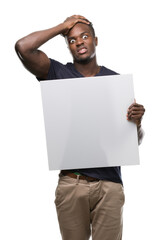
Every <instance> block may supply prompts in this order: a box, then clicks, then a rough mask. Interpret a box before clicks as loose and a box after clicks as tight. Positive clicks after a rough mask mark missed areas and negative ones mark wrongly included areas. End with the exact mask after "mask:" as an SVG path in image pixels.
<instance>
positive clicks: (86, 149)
mask: <svg viewBox="0 0 160 240" xmlns="http://www.w3.org/2000/svg"><path fill="white" fill-rule="evenodd" d="M40 83H41V92H42V102H43V112H44V121H45V130H46V141H47V150H48V161H49V169H50V170H58V169H80V168H93V167H111V166H122V165H136V164H139V153H138V138H137V127H136V124H134V123H132V122H129V121H128V120H127V119H126V114H127V109H128V107H129V106H130V105H131V104H132V103H133V102H134V90H133V80H132V75H112V76H102V77H89V78H74V79H73V78H72V79H62V80H61V79H60V80H47V81H41V82H40Z"/></svg>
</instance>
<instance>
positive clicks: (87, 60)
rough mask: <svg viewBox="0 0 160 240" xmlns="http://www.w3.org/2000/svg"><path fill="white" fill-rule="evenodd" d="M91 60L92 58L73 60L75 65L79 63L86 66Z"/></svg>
mask: <svg viewBox="0 0 160 240" xmlns="http://www.w3.org/2000/svg"><path fill="white" fill-rule="evenodd" d="M91 60H92V58H90V57H87V58H79V59H78V58H75V59H74V62H76V63H80V64H87V63H89V62H90V61H91Z"/></svg>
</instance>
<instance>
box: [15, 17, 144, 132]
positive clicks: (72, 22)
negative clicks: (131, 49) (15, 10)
mask: <svg viewBox="0 0 160 240" xmlns="http://www.w3.org/2000/svg"><path fill="white" fill-rule="evenodd" d="M89 24H90V22H89V21H88V20H87V19H86V18H85V17H83V16H81V15H73V16H71V17H68V18H67V19H66V20H65V21H64V22H63V23H61V24H59V25H57V26H55V27H53V28H50V29H47V30H43V31H38V32H34V33H31V34H29V35H28V36H26V37H24V38H22V39H20V40H18V41H17V42H16V44H15V50H16V52H17V54H18V57H19V58H20V60H21V62H22V63H23V65H24V66H25V68H27V70H29V71H30V72H31V73H33V74H34V75H35V76H36V77H38V78H40V79H47V75H48V71H49V67H50V60H49V58H48V57H47V55H46V54H45V53H44V52H43V51H41V50H39V49H38V48H39V47H40V46H42V45H43V44H44V43H46V42H47V41H48V40H50V39H52V38H54V37H56V36H57V35H59V34H61V35H63V36H65V38H66V40H67V42H68V48H69V50H70V52H71V54H72V57H73V64H74V67H75V68H76V70H77V71H79V72H80V73H81V74H82V75H83V76H84V77H91V76H95V75H96V74H97V73H98V72H99V71H100V66H99V65H98V64H97V59H96V46H97V44H98V39H97V37H95V36H93V33H92V31H91V29H90V27H89ZM144 112H145V109H144V107H143V105H141V104H138V103H136V102H134V103H133V104H132V105H131V106H130V107H129V108H128V112H127V120H129V121H133V122H134V123H136V125H137V127H138V128H140V126H141V120H142V117H143V115H144Z"/></svg>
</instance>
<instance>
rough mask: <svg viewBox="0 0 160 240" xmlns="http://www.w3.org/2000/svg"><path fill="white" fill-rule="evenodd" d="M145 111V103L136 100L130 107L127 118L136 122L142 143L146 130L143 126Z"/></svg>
mask: <svg viewBox="0 0 160 240" xmlns="http://www.w3.org/2000/svg"><path fill="white" fill-rule="evenodd" d="M144 113H145V108H144V106H143V105H141V104H138V103H136V101H135V102H134V103H133V104H132V105H131V106H130V107H129V108H128V112H127V120H129V121H132V122H134V123H136V125H137V132H138V143H139V144H141V142H142V139H143V136H144V131H143V129H142V128H141V121H142V117H143V115H144Z"/></svg>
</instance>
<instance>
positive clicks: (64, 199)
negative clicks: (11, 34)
mask: <svg viewBox="0 0 160 240" xmlns="http://www.w3.org/2000/svg"><path fill="white" fill-rule="evenodd" d="M59 34H61V35H63V36H64V37H65V38H66V41H67V44H68V47H69V49H70V52H71V54H72V57H73V64H72V63H67V64H66V65H63V64H61V63H60V62H57V61H56V60H53V59H49V58H48V57H47V56H46V54H45V53H44V52H42V51H40V50H38V48H39V47H40V46H41V45H42V44H44V43H45V42H47V41H48V40H50V39H51V38H53V37H55V36H57V35H59ZM97 44H98V39H97V37H96V36H95V32H94V29H93V27H92V24H91V23H90V22H89V21H88V20H87V19H86V18H85V17H83V16H80V15H74V16H71V17H69V18H67V19H66V20H65V21H64V22H63V23H61V24H59V25H58V26H56V27H53V28H51V29H47V30H44V31H39V32H34V33H32V34H30V35H28V36H26V37H24V38H22V39H20V40H19V41H17V43H16V46H15V48H16V52H17V54H18V56H19V58H20V60H21V61H22V63H23V64H24V66H25V67H26V68H27V69H28V70H29V71H30V72H31V73H33V74H34V75H35V76H36V77H37V78H38V80H39V81H41V80H50V79H65V78H78V77H91V76H104V75H114V74H117V73H116V72H114V71H112V70H109V69H107V68H106V67H104V66H99V65H98V64H97V59H96V46H97ZM144 111H145V109H144V107H143V106H142V105H140V104H137V103H136V102H134V103H133V104H132V105H131V106H130V107H129V108H128V112H127V113H126V114H127V119H128V120H129V121H133V122H135V124H136V125H137V130H138V137H139V141H141V135H142V131H141V120H142V116H143V114H144ZM55 204H56V208H57V214H58V220H59V225H60V230H61V234H62V239H63V240H68V239H70V240H87V239H89V237H90V235H91V230H92V238H93V240H102V239H105V240H121V239H122V210H123V204H124V192H123V186H122V179H121V169H120V167H118V166H117V167H108V168H91V169H71V170H67V171H61V173H60V175H59V184H58V187H57V190H56V200H55Z"/></svg>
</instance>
